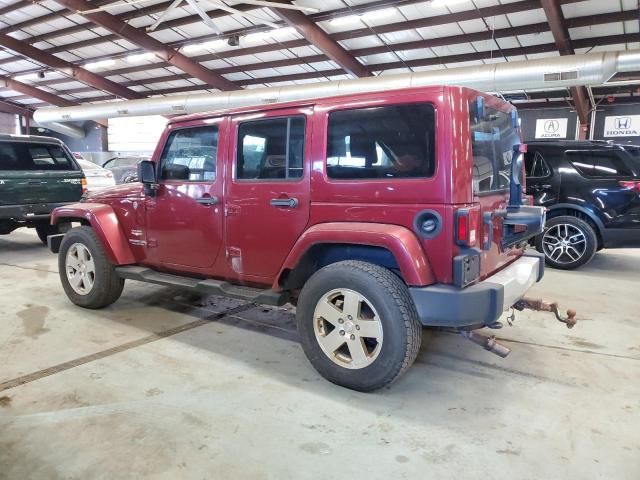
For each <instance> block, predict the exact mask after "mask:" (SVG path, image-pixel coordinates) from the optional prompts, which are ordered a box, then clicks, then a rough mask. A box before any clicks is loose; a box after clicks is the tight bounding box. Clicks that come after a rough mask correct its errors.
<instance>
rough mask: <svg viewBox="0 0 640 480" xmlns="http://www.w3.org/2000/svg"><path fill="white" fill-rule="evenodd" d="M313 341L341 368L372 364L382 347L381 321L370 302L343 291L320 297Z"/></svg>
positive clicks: (346, 290) (335, 291) (350, 291)
mask: <svg viewBox="0 0 640 480" xmlns="http://www.w3.org/2000/svg"><path fill="white" fill-rule="evenodd" d="M313 329H314V333H315V336H316V340H317V341H318V344H319V345H320V348H321V349H322V351H323V352H324V354H325V355H326V356H327V357H328V358H329V359H330V360H331V361H332V362H334V363H336V364H338V365H340V366H341V367H344V368H349V369H359V368H364V367H367V366H369V365H371V364H372V363H373V362H374V361H375V359H376V358H377V357H378V355H379V353H380V349H381V348H382V322H381V321H380V317H379V316H378V313H377V312H376V310H375V308H374V307H373V305H372V303H371V302H370V301H369V300H368V299H367V298H366V297H365V296H364V295H361V294H360V293H358V292H355V291H353V290H349V289H346V288H341V289H335V290H331V291H330V292H328V293H326V294H325V295H323V296H322V298H320V300H319V301H318V303H317V305H316V308H315V311H314V314H313Z"/></svg>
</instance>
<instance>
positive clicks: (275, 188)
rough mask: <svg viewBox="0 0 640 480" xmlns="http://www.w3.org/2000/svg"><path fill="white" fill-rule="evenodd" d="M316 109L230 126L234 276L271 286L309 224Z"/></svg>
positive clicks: (229, 237)
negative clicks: (310, 181) (311, 158)
mask: <svg viewBox="0 0 640 480" xmlns="http://www.w3.org/2000/svg"><path fill="white" fill-rule="evenodd" d="M311 114H312V109H311V108H293V109H286V110H273V111H268V112H266V113H261V114H257V115H256V114H247V115H239V116H236V117H234V118H233V119H232V121H231V134H232V137H233V138H234V139H235V142H234V144H230V150H229V155H228V156H229V160H230V162H232V165H231V168H230V173H231V174H230V175H228V176H227V196H226V205H225V210H226V242H225V244H226V248H227V251H226V255H227V262H228V268H230V270H231V272H230V274H231V275H232V276H234V277H236V278H238V279H240V280H242V281H246V282H256V283H271V280H272V279H273V278H274V277H275V276H276V275H277V273H278V271H279V270H280V267H281V266H282V264H283V263H284V260H285V258H286V256H287V254H288V253H289V251H290V249H291V248H292V247H293V245H294V244H295V242H296V240H297V239H298V237H299V236H300V235H301V234H302V232H303V231H304V228H305V226H306V224H307V221H308V218H309V202H310V195H309V161H308V158H309V157H308V155H309V151H310V150H309V149H310V139H311V135H310V133H311V118H310V116H311Z"/></svg>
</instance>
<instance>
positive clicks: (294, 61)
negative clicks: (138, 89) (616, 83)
mask: <svg viewBox="0 0 640 480" xmlns="http://www.w3.org/2000/svg"><path fill="white" fill-rule="evenodd" d="M545 25H546V24H545ZM514 30H517V31H518V32H519V34H525V33H526V32H527V31H528V30H527V28H526V26H523V27H517V29H514ZM498 32H499V31H498V30H496V34H497V33H498ZM482 33H483V32H478V33H477V34H470V35H472V36H475V35H477V36H478V39H481V37H480V35H481V34H482ZM488 34H489V35H491V33H490V32H488ZM460 37H461V36H455V37H454V36H452V37H441V38H437V39H429V40H420V41H415V42H414V41H412V42H405V43H402V44H398V45H401V46H403V47H402V48H400V49H399V50H405V47H407V49H408V48H409V47H411V48H412V49H413V48H415V49H426V48H430V47H433V46H438V45H440V44H444V45H447V44H448V45H452V44H455V43H460V41H461V40H460ZM474 38H475V37H474ZM631 42H640V33H628V34H622V35H609V36H605V37H597V38H583V39H580V40H575V41H574V44H575V46H576V48H592V47H594V46H603V45H618V44H622V43H631ZM556 50H557V48H556V45H555V43H546V44H539V45H532V46H529V47H516V48H513V49H503V53H504V54H505V55H507V56H520V55H528V54H540V53H546V52H555V51H556ZM386 51H388V50H387V49H386V47H384V46H378V47H366V48H360V49H355V50H352V51H351V53H352V54H353V55H354V56H356V57H359V56H364V55H373V54H376V53H383V52H386ZM196 58H198V57H196ZM491 58H495V52H491V51H484V52H477V53H472V54H461V55H448V56H443V57H432V58H427V59H416V60H408V61H404V62H391V63H382V64H373V65H370V66H367V67H366V68H372V69H374V70H373V71H383V70H386V69H392V68H403V67H405V66H410V67H427V66H436V65H440V64H449V63H454V64H455V63H458V62H469V61H473V60H490V59H491ZM326 60H327V57H326V56H325V55H323V54H319V55H312V56H308V57H301V58H291V59H283V60H273V61H270V62H261V63H254V64H245V65H238V66H230V67H226V68H221V69H218V70H217V72H218V73H220V74H224V75H227V74H232V73H238V72H251V71H255V70H262V69H268V68H280V67H286V66H291V65H298V64H300V63H314V62H322V61H326ZM147 68H148V67H147ZM111 73H112V74H113V75H116V74H125V73H126V72H123V71H120V70H116V71H113V72H111ZM340 74H342V72H341V71H340V70H329V71H322V70H320V71H317V72H308V73H303V74H296V75H303V78H298V77H294V78H291V77H290V76H284V77H268V78H265V77H259V78H256V79H250V80H243V81H239V82H237V83H238V84H240V85H241V86H245V85H246V84H253V85H255V84H259V83H268V81H271V82H273V81H287V80H291V79H293V80H302V79H313V78H321V77H322V76H326V75H340ZM190 78H191V77H189V75H184V74H183V75H176V74H171V75H164V76H161V77H154V78H148V79H144V80H131V81H128V82H125V83H123V84H122V85H124V86H126V87H134V86H147V85H151V84H154V83H164V82H171V81H175V80H188V79H190ZM277 78H282V80H275V79H277ZM616 78H617V77H616ZM625 78H627V79H628V80H633V79H635V80H638V79H640V72H638V73H637V74H636V76H635V77H632V76H631V75H629V76H628V77H625ZM67 81H68V80H66V79H54V80H48V81H44V82H40V83H37V84H35V85H36V86H45V85H46V86H52V85H56V84H59V83H65V82H67ZM245 82H247V83H245ZM178 88H180V87H178ZM182 88H185V89H189V88H192V87H182ZM193 88H194V89H202V88H203V86H202V85H198V86H194V87H193ZM91 91H92V89H91V88H86V87H81V88H72V89H67V90H64V93H65V94H68V95H73V94H77V93H88V92H91ZM184 91H185V92H186V91H188V90H184ZM153 93H154V94H158V93H159V91H154V92H153ZM17 98H19V97H17ZM94 99H97V97H94ZM83 101H92V100H91V99H83Z"/></svg>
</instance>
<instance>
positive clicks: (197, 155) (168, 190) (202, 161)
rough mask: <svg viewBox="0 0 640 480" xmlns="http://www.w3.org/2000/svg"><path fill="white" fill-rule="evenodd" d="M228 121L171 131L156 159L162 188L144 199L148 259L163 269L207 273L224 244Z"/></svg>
mask: <svg viewBox="0 0 640 480" xmlns="http://www.w3.org/2000/svg"><path fill="white" fill-rule="evenodd" d="M223 127H224V122H222V121H221V120H220V119H214V120H211V121H208V123H205V124H203V123H202V122H191V123H190V124H189V123H187V124H181V125H175V126H173V127H169V131H168V133H167V134H165V138H164V146H163V148H162V151H161V152H160V155H159V158H158V160H157V175H158V188H157V191H156V194H155V196H149V195H147V196H146V197H145V209H146V235H143V234H140V233H139V235H140V236H141V237H146V240H140V241H142V242H145V241H146V248H147V259H148V261H149V263H151V264H152V265H156V266H158V267H160V268H167V269H174V270H179V271H185V270H186V271H192V272H199V273H205V272H207V270H208V269H210V267H212V265H213V264H214V262H215V261H216V258H217V256H218V252H219V250H220V246H221V245H222V238H223V236H222V228H223V222H222V218H223V210H222V192H223V181H222V178H221V177H222V172H221V171H220V169H219V168H218V164H219V163H220V160H219V156H220V152H221V151H222V150H221V149H223V148H224V134H223V132H222V130H223Z"/></svg>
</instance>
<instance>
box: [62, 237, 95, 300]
mask: <svg viewBox="0 0 640 480" xmlns="http://www.w3.org/2000/svg"><path fill="white" fill-rule="evenodd" d="M65 267H66V271H67V279H68V280H69V284H70V285H71V288H73V290H74V291H75V292H76V293H78V294H79V295H87V294H88V293H89V292H91V290H92V289H93V284H94V282H95V279H96V266H95V263H94V261H93V257H92V256H91V252H90V251H89V249H88V248H87V247H86V246H85V245H83V244H82V243H74V244H73V245H71V247H70V248H69V250H68V251H67V256H66V258H65Z"/></svg>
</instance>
